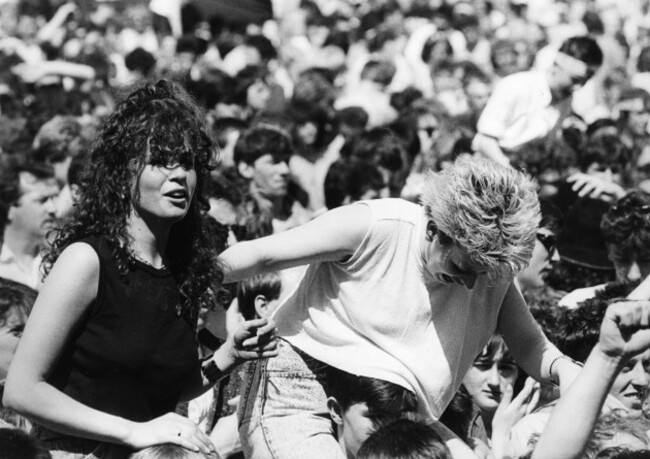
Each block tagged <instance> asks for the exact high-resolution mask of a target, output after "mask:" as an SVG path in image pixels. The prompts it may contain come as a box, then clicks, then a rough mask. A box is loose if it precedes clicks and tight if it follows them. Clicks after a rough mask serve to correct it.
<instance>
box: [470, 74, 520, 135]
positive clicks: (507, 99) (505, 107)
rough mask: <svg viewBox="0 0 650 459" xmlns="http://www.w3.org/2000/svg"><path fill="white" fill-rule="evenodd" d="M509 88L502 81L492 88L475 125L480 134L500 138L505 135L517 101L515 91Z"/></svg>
mask: <svg viewBox="0 0 650 459" xmlns="http://www.w3.org/2000/svg"><path fill="white" fill-rule="evenodd" d="M509 86H510V85H509V84H507V81H506V82H505V83H504V81H503V80H502V81H500V82H499V83H498V84H497V85H496V86H495V87H494V90H493V91H492V94H491V95H490V98H489V99H488V102H487V104H486V105H485V108H484V109H483V111H482V112H481V116H480V118H479V120H478V123H477V125H476V129H477V131H478V132H479V133H480V134H483V135H485V136H489V137H496V138H500V137H501V136H503V134H504V133H505V131H506V129H507V127H508V124H509V120H510V117H511V115H512V111H513V109H514V104H515V102H516V100H517V99H516V96H517V93H516V91H513V90H512V88H511V87H509Z"/></svg>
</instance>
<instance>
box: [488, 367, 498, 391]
mask: <svg viewBox="0 0 650 459" xmlns="http://www.w3.org/2000/svg"><path fill="white" fill-rule="evenodd" d="M500 383H501V378H500V377H499V368H498V367H497V364H496V363H494V364H492V366H491V367H490V369H489V370H488V379H487V384H488V386H489V387H490V388H498V387H499V386H500Z"/></svg>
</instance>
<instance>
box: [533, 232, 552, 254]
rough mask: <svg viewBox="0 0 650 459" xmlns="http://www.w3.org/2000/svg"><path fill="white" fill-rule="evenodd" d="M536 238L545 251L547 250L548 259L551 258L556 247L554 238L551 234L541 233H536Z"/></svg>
mask: <svg viewBox="0 0 650 459" xmlns="http://www.w3.org/2000/svg"><path fill="white" fill-rule="evenodd" d="M536 237H537V240H538V241H539V242H541V243H542V245H543V246H544V248H545V249H546V251H547V252H548V259H549V260H550V259H551V258H553V254H554V253H555V248H556V238H555V236H554V235H552V234H542V233H537V236H536Z"/></svg>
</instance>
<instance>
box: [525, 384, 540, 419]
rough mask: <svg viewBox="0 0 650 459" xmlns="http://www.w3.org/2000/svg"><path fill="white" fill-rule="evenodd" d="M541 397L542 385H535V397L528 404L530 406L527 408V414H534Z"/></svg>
mask: <svg viewBox="0 0 650 459" xmlns="http://www.w3.org/2000/svg"><path fill="white" fill-rule="evenodd" d="M540 395H541V390H540V385H539V383H535V388H534V390H533V395H532V396H531V397H530V401H529V402H528V406H527V407H526V414H530V413H532V412H533V410H534V409H535V408H536V407H537V404H538V403H539V397H540Z"/></svg>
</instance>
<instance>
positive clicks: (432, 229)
mask: <svg viewBox="0 0 650 459" xmlns="http://www.w3.org/2000/svg"><path fill="white" fill-rule="evenodd" d="M437 233H438V228H436V225H435V224H434V223H433V222H432V221H431V220H429V221H428V222H427V241H429V242H431V241H433V237H434V236H435V235H436V234H437Z"/></svg>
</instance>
